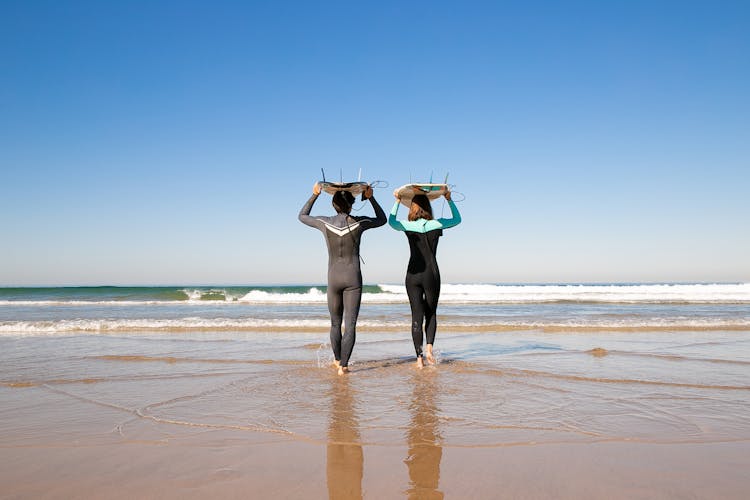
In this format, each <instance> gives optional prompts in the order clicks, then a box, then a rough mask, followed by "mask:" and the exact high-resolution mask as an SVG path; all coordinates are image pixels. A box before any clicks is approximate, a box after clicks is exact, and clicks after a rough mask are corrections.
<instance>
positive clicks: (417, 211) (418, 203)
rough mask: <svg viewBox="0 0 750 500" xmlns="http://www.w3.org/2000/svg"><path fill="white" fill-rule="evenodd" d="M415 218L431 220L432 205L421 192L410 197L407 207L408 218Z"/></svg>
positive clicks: (412, 219)
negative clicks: (409, 204) (409, 205)
mask: <svg viewBox="0 0 750 500" xmlns="http://www.w3.org/2000/svg"><path fill="white" fill-rule="evenodd" d="M417 219H427V220H432V205H431V204H430V200H429V199H428V198H427V196H425V195H423V194H415V195H414V198H412V199H411V207H409V220H411V221H414V220H417Z"/></svg>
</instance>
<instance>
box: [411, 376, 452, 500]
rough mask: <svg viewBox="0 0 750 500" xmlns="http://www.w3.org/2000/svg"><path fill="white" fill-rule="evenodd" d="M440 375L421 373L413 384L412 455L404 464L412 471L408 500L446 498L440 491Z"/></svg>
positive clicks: (415, 377)
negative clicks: (438, 406)
mask: <svg viewBox="0 0 750 500" xmlns="http://www.w3.org/2000/svg"><path fill="white" fill-rule="evenodd" d="M437 377H438V372H433V373H430V372H425V371H424V370H420V371H417V372H415V373H414V379H413V381H412V385H413V389H412V398H411V405H409V408H410V410H411V421H410V422H409V429H408V431H407V433H406V439H407V442H408V443H409V454H408V456H407V457H406V460H404V462H405V463H406V466H407V467H408V468H409V489H408V490H407V491H406V493H407V495H408V497H409V498H420V499H421V498H428V499H429V498H443V493H442V492H441V491H439V490H438V483H439V482H440V459H441V458H442V456H443V448H442V447H441V446H440V442H441V436H440V429H439V425H438V423H439V422H438V408H437V405H436V403H435V401H436V399H437V391H438V383H437Z"/></svg>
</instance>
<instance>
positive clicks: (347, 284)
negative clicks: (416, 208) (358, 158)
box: [299, 182, 386, 375]
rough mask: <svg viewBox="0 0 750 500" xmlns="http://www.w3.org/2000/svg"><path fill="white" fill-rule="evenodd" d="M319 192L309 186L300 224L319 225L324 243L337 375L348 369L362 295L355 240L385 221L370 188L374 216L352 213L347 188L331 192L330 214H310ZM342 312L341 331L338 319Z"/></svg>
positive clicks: (317, 226) (352, 201)
mask: <svg viewBox="0 0 750 500" xmlns="http://www.w3.org/2000/svg"><path fill="white" fill-rule="evenodd" d="M319 195H320V185H319V184H318V183H317V182H316V183H315V185H314V186H313V195H312V196H311V197H310V199H309V200H307V203H305V206H303V207H302V210H300V212H299V220H300V221H302V223H303V224H307V225H308V226H311V227H314V228H317V229H320V230H321V231H322V232H323V235H324V236H325V238H326V244H327V245H328V294H327V295H328V311H329V312H330V313H331V347H332V348H333V356H334V358H335V359H336V362H335V364H336V367H337V368H338V372H339V375H343V374H344V372H347V371H349V368H348V367H349V357H350V356H351V355H352V350H353V349H354V341H355V328H356V326H357V316H358V315H359V304H360V302H361V299H362V272H361V270H360V267H359V242H360V239H361V238H362V232H363V231H366V230H368V229H371V228H373V227H380V226H382V225H383V224H385V221H386V218H385V212H383V209H382V208H380V205H378V202H377V201H375V198H373V196H372V188H371V187H368V188H367V190H366V191H365V192H364V198H365V199H369V200H370V203H371V204H372V208H373V209H374V210H375V218H372V217H352V216H350V215H349V213H350V212H351V210H352V204H353V203H354V196H353V195H352V194H351V193H350V192H348V191H337V192H336V193H335V194H334V195H333V208H334V209H336V215H334V216H333V217H323V216H311V215H310V210H312V206H313V204H314V203H315V200H317V199H318V196H319ZM344 315H346V324H345V331H344V335H343V336H342V335H341V321H342V319H343V318H344Z"/></svg>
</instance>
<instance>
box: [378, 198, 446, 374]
mask: <svg viewBox="0 0 750 500" xmlns="http://www.w3.org/2000/svg"><path fill="white" fill-rule="evenodd" d="M393 194H394V196H395V197H396V203H395V204H394V205H393V209H391V215H390V217H388V223H389V224H390V225H391V227H392V228H393V229H396V230H397V231H404V232H405V233H406V237H407V238H408V240H409V249H410V250H411V257H410V258H409V266H408V267H407V269H406V294H407V295H408V296H409V305H410V306H411V338H412V340H413V341H414V349H415V351H416V352H417V366H418V367H419V368H422V367H423V366H424V362H423V360H422V341H423V338H424V336H425V334H426V336H427V346H426V348H425V355H426V357H427V362H428V363H430V364H434V363H435V358H434V356H433V355H432V345H433V343H434V342H435V331H436V330H437V305H438V299H439V298H440V269H438V265H437V259H436V254H437V246H438V239H439V238H440V236H442V235H443V229H447V228H449V227H453V226H457V225H458V224H459V223H460V222H461V214H459V213H458V208H456V204H455V203H453V201H452V200H451V193H450V191H446V193H445V199H446V200H448V205H449V206H450V209H451V214H452V217H451V218H450V219H437V220H435V219H433V218H432V205H430V200H429V199H428V198H427V196H425V195H423V194H415V195H414V198H413V199H412V202H411V207H410V208H409V217H408V219H409V220H408V221H399V220H397V219H396V215H397V214H398V207H399V206H400V205H401V198H400V196H399V195H398V192H394V193H393ZM423 328H424V331H423Z"/></svg>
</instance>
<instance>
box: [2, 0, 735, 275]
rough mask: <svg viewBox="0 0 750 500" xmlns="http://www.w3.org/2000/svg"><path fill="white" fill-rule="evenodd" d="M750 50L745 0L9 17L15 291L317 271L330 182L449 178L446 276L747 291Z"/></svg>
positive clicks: (382, 243)
mask: <svg viewBox="0 0 750 500" xmlns="http://www.w3.org/2000/svg"><path fill="white" fill-rule="evenodd" d="M749 53H750V4H748V3H747V2H732V1H726V2H691V1H687V2H686V1H681V2H637V1H634V2H617V4H616V5H615V3H614V2H594V1H570V2H541V1H537V2H515V3H507V2H455V3H453V2H435V1H433V2H416V1H394V2H388V1H381V2H372V3H363V2H351V1H348V2H318V3H316V2H283V1H281V2H263V3H252V2H221V1H219V2H184V1H182V2H177V1H175V2H158V1H150V2H117V3H108V2H75V1H71V2H52V1H49V2H43V1H35V2H22V1H16V2H14V1H8V2H3V3H2V5H0V60H1V61H2V72H1V73H0V115H1V116H2V120H0V171H1V172H2V182H0V227H1V228H2V234H3V239H2V245H0V285H38V284H71V285H78V284H255V283H321V282H324V281H325V273H326V252H325V244H324V241H323V238H322V236H321V235H320V234H319V233H318V232H316V231H314V230H312V229H310V228H308V227H306V226H303V225H302V224H300V223H299V222H298V221H297V218H296V216H297V212H298V211H299V208H300V207H301V205H302V204H303V203H304V201H305V200H306V199H307V197H308V195H309V193H310V188H311V186H312V184H313V182H314V181H315V180H317V179H319V177H320V169H321V168H325V169H326V172H327V174H328V176H329V177H333V178H336V177H338V176H339V175H340V174H339V172H342V171H343V175H344V177H345V178H346V179H345V180H351V179H353V178H355V177H356V176H357V174H358V171H359V169H360V168H362V171H363V178H364V179H365V180H385V181H387V182H388V183H389V187H388V188H387V189H379V190H376V198H377V199H378V200H379V201H380V202H381V204H382V205H383V206H384V208H385V209H386V211H387V210H388V209H390V207H391V205H392V201H393V198H392V195H391V192H392V190H393V188H395V187H397V186H399V185H401V184H404V183H406V182H408V181H409V180H410V179H413V180H422V179H425V180H426V179H427V178H429V176H430V175H431V174H433V173H434V177H435V178H436V179H437V178H442V177H443V176H444V175H445V174H446V173H447V172H449V173H450V182H452V183H454V184H455V188H454V189H455V190H456V191H459V192H461V193H463V195H465V200H464V201H463V202H461V203H459V208H460V210H461V213H462V215H463V218H464V223H463V224H461V225H460V226H458V227H456V228H454V229H451V230H449V231H446V234H445V237H444V238H443V239H442V241H441V244H440V245H441V247H440V252H439V261H440V265H441V272H442V275H443V280H444V281H445V282H580V281H586V282H592V281H595V282H600V281H605V282H606V281H626V282H632V281H750V260H749V259H748V258H747V256H748V255H750V231H749V230H748V220H750V195H749V194H748V193H750V91H748V89H750V58H748V57H747V55H748V54H749ZM441 209H442V205H441V204H437V205H436V210H437V211H438V212H440V210H441ZM368 210H369V208H367V207H365V208H364V209H362V211H361V212H359V213H362V214H367V213H369V212H368ZM330 212H331V208H330V199H329V198H328V197H322V198H321V200H320V201H319V202H318V204H317V206H316V207H315V209H314V210H313V213H314V214H328V213H330ZM362 254H363V257H364V259H365V266H363V274H364V280H365V282H367V283H383V282H401V281H402V279H403V275H404V271H405V267H406V261H407V259H408V246H407V243H406V239H405V238H404V237H403V235H402V234H399V233H396V232H395V231H393V230H391V229H389V228H387V227H385V228H381V229H379V230H373V231H370V232H368V233H366V234H365V236H364V239H363V246H362Z"/></svg>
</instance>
